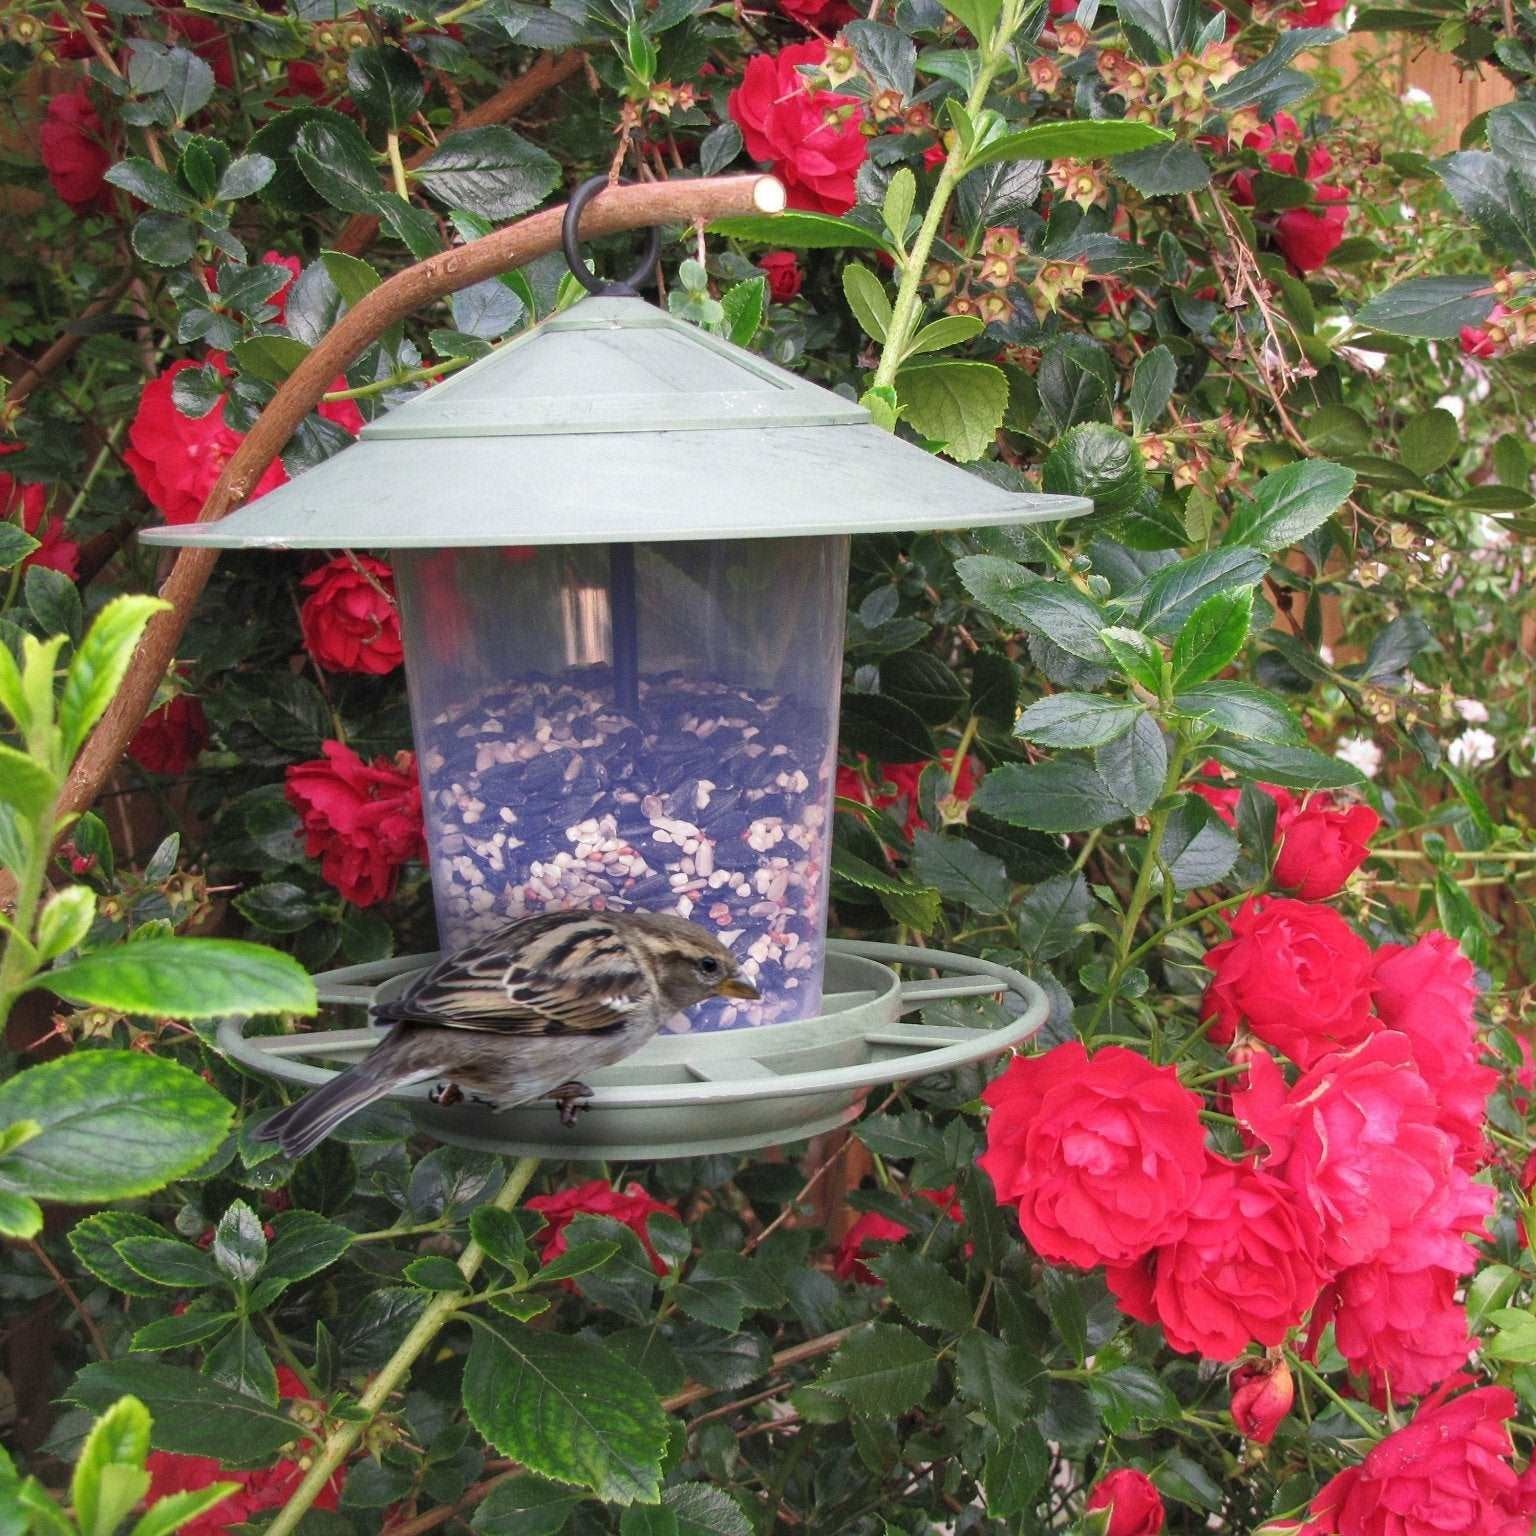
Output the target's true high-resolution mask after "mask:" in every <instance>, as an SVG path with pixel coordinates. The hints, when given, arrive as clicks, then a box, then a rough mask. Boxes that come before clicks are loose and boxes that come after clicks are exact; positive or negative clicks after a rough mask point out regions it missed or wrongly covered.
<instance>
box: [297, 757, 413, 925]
mask: <svg viewBox="0 0 1536 1536" xmlns="http://www.w3.org/2000/svg"><path fill="white" fill-rule="evenodd" d="M321 751H322V752H324V754H325V756H324V757H322V758H317V759H316V760H314V761H313V762H308V763H296V764H295V765H294V766H293V767H291V768H289V769H288V772H287V776H286V793H287V797H288V803H289V804H290V805H291V806H292V807H293V808H294V810H296V811H297V812H298V813H299V816H300V819H301V821H302V823H303V827H302V831H303V836H304V851H305V853H307V854H308V855H309V857H310V858H312V859H319V860H320V874H321V876H322V877H323V878H324V880H325V881H326V882H327V884H329V885H331V886H333V887H334V888H335V889H336V890H338V891H339V892H340V893H341V894H342V896H343V897H344V898H345V899H346V900H347V901H350V902H351V903H352V904H353V905H354V906H359V907H371V906H373V905H375V904H376V903H377V902H381V901H387V900H388V899H389V898H390V897H391V896H392V895H393V894H394V890H395V882H396V880H397V879H398V878H399V874H400V868H401V866H402V865H404V864H407V863H409V862H410V861H411V860H412V859H420V858H424V857H425V856H426V844H425V838H424V835H423V832H422V820H421V786H420V784H419V783H418V781H417V778H416V762H415V759H414V758H413V757H412V755H411V754H410V753H409V752H401V753H399V754H398V755H397V756H396V757H395V759H394V761H390V759H388V758H385V757H380V758H375V759H374V761H373V762H372V763H365V762H364V761H363V760H362V758H360V757H359V756H358V755H357V753H356V752H354V751H353V750H352V749H351V748H350V747H348V746H346V745H344V744H343V743H342V742H339V741H328V742H326V743H325V744H324V745H323V746H322V747H321Z"/></svg>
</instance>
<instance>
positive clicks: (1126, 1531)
mask: <svg viewBox="0 0 1536 1536" xmlns="http://www.w3.org/2000/svg"><path fill="white" fill-rule="evenodd" d="M1074 4H1075V0H1074ZM1084 1508H1085V1509H1107V1510H1108V1511H1109V1512H1110V1514H1109V1524H1108V1525H1107V1526H1105V1528H1104V1536H1157V1533H1158V1532H1159V1531H1160V1530H1162V1528H1163V1496H1162V1494H1160V1493H1159V1492H1158V1491H1157V1486H1156V1484H1154V1483H1153V1481H1152V1479H1151V1478H1150V1477H1148V1476H1147V1474H1146V1473H1145V1472H1141V1471H1138V1470H1137V1469H1136V1468H1135V1467H1116V1468H1115V1470H1114V1471H1113V1472H1111V1473H1110V1474H1109V1475H1108V1476H1107V1477H1103V1478H1100V1479H1099V1481H1098V1483H1097V1484H1096V1485H1095V1487H1094V1490H1093V1492H1092V1493H1090V1494H1089V1495H1088V1502H1087V1504H1086V1505H1084Z"/></svg>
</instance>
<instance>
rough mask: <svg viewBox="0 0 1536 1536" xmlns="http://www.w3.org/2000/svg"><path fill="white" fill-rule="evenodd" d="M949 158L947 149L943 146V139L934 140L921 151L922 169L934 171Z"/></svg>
mask: <svg viewBox="0 0 1536 1536" xmlns="http://www.w3.org/2000/svg"><path fill="white" fill-rule="evenodd" d="M947 159H949V151H948V150H947V149H946V148H945V147H944V141H943V139H939V140H936V141H935V142H934V143H932V144H930V145H929V146H928V148H927V149H925V150H924V151H923V169H924V170H925V171H936V170H938V168H939V167H940V166H941V165H943V164H944V162H945V161H946V160H947Z"/></svg>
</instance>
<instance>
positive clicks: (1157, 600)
mask: <svg viewBox="0 0 1536 1536" xmlns="http://www.w3.org/2000/svg"><path fill="white" fill-rule="evenodd" d="M1271 478H1273V477H1271ZM1268 569H1269V561H1268V560H1266V559H1265V558H1264V556H1263V555H1262V554H1260V553H1259V552H1258V551H1257V550H1254V549H1247V548H1236V549H1211V550H1207V551H1206V552H1205V553H1204V554H1199V555H1192V556H1191V557H1190V558H1189V559H1188V560H1179V561H1176V562H1175V563H1174V564H1173V565H1165V566H1163V568H1162V569H1161V570H1159V571H1156V572H1154V573H1153V575H1152V576H1150V577H1149V578H1148V579H1147V580H1146V581H1145V582H1144V583H1143V584H1142V585H1141V586H1140V587H1138V588H1137V589H1136V590H1135V591H1134V592H1129V593H1127V594H1126V596H1125V598H1124V602H1125V604H1126V606H1127V607H1128V608H1130V609H1131V610H1132V611H1133V612H1135V614H1136V622H1137V623H1138V624H1139V625H1140V626H1141V628H1142V629H1144V630H1146V631H1147V632H1148V633H1149V634H1154V635H1176V634H1177V633H1178V632H1179V630H1180V629H1182V628H1183V627H1184V624H1185V622H1186V621H1187V620H1188V618H1189V616H1190V615H1191V614H1192V613H1193V612H1194V611H1195V609H1196V608H1198V607H1199V606H1200V604H1201V603H1203V602H1204V601H1205V600H1206V599H1207V598H1208V597H1211V596H1212V595H1213V594H1215V593H1217V592H1228V591H1231V590H1232V589H1233V588H1236V587H1256V586H1257V585H1258V584H1259V583H1260V582H1261V581H1262V580H1263V579H1264V573H1265V572H1266V571H1267V570H1268Z"/></svg>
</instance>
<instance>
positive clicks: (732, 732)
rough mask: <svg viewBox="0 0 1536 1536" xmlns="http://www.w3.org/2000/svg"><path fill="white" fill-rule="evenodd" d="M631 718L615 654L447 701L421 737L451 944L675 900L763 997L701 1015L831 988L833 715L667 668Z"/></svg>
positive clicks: (807, 1003) (798, 998) (785, 1005)
mask: <svg viewBox="0 0 1536 1536" xmlns="http://www.w3.org/2000/svg"><path fill="white" fill-rule="evenodd" d="M639 695H640V703H639V708H638V709H637V710H636V711H635V715H636V717H637V718H631V717H630V716H629V715H627V714H625V713H623V712H621V711H620V710H619V709H617V708H616V707H615V705H614V702H613V691H612V684H611V682H610V679H609V674H608V670H607V668H605V667H596V668H583V669H580V670H576V671H572V672H568V673H565V674H563V675H561V676H559V677H550V676H546V675H542V674H539V675H534V676H530V677H528V678H525V679H523V680H521V681H519V682H517V683H514V684H511V685H510V686H507V687H502V688H496V689H492V690H489V691H487V692H485V693H483V694H480V695H479V696H478V697H476V698H475V699H474V700H473V701H472V702H470V703H468V704H465V705H462V706H459V707H457V708H455V709H452V710H449V711H447V712H445V713H443V714H440V715H438V716H437V717H436V718H435V719H433V720H432V722H431V723H430V725H428V726H427V728H426V732H425V740H424V741H422V742H421V743H420V747H421V751H420V753H419V760H420V767H421V775H422V792H423V798H424V800H425V802H426V805H427V808H428V828H429V835H430V837H431V844H432V860H433V862H432V877H433V879H432V883H433V890H434V893H435V895H436V899H437V914H438V926H439V930H440V933H441V936H442V939H443V942H444V944H445V945H447V946H454V947H456V946H458V945H460V944H464V943H468V942H470V941H472V940H474V939H477V938H480V937H483V936H484V935H485V934H486V933H489V932H490V931H492V930H493V929H495V928H496V927H498V926H499V925H501V924H502V923H504V922H506V921H507V919H508V918H512V917H521V916H523V915H525V914H527V913H530V912H540V911H544V910H545V909H547V908H554V909H559V908H566V907H591V908H594V909H596V910H599V911H625V910H628V909H630V908H642V909H645V910H649V911H665V912H677V913H679V914H680V915H681V916H683V917H686V918H690V919H691V920H692V921H694V922H696V923H702V924H704V925H706V926H707V927H710V928H712V929H713V930H714V931H715V932H716V933H717V934H718V936H719V937H720V939H721V940H722V941H723V942H724V943H726V944H727V945H729V946H730V948H731V950H732V952H733V953H734V954H736V955H737V956H738V957H740V960H741V970H742V974H743V975H744V976H746V977H747V978H748V979H749V980H751V981H752V982H753V983H754V984H755V985H756V986H757V988H758V989H759V991H761V992H762V994H763V1002H761V1003H755V1004H742V1003H729V1002H726V1001H724V1000H720V1001H716V1002H710V1003H706V1004H704V1005H702V1006H700V1007H698V1008H695V1009H692V1010H690V1014H689V1022H690V1027H692V1028H694V1029H729V1028H731V1027H733V1026H740V1025H745V1024H760V1023H771V1022H776V1021H778V1020H782V1019H795V1018H804V1017H807V1016H809V1015H811V1014H813V1013H815V1012H816V1010H817V1008H818V1007H819V1005H820V980H821V961H822V943H823V938H824V934H825V905H826V879H825V861H826V854H825V843H824V836H825V831H826V818H827V803H828V795H829V790H830V776H831V773H832V742H831V741H830V739H829V733H828V723H827V722H826V721H825V720H824V719H823V718H821V716H820V713H819V712H817V711H813V710H809V709H806V708H803V707H802V706H801V705H799V704H797V703H796V701H795V700H794V699H793V698H791V697H789V696H787V695H784V694H778V693H771V692H768V691H766V690H757V689H749V688H737V687H732V686H730V685H728V684H723V683H717V682H708V681H701V680H699V679H697V678H691V677H685V676H684V675H682V674H681V673H675V672H668V673H662V674H658V675H652V676H647V677H642V678H641V679H640V684H639Z"/></svg>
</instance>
